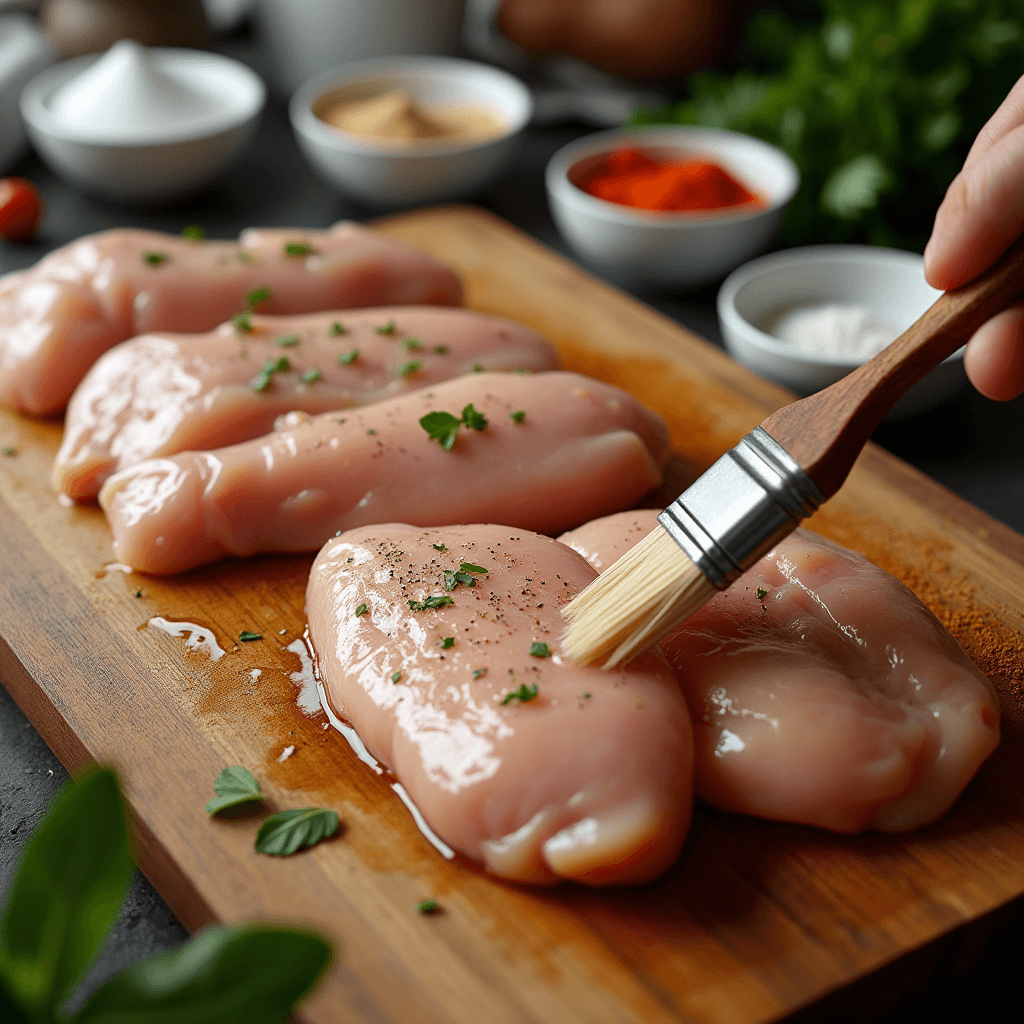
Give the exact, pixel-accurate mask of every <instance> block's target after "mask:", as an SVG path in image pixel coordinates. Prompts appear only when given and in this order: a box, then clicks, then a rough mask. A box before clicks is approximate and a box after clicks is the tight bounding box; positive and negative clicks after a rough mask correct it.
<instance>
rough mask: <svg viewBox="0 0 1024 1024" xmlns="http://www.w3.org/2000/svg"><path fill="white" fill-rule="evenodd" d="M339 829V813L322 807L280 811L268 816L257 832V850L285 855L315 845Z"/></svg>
mask: <svg viewBox="0 0 1024 1024" xmlns="http://www.w3.org/2000/svg"><path fill="white" fill-rule="evenodd" d="M337 830H338V815H337V814H335V812H334V811H331V810H327V809H326V808H323V807H303V808H300V809H298V810H293V811H280V812H278V813H277V814H274V815H272V816H271V817H269V818H267V820H266V821H265V822H263V824H262V825H260V830H259V832H258V833H257V834H256V850H257V852H258V853H267V854H270V855H272V856H274V857H288V856H290V855H291V854H293V853H295V852H296V851H297V850H301V849H302V848H303V847H305V846H315V845H316V844H317V843H319V842H320V841H321V840H323V839H327V838H329V837H330V836H333V835H334V833H335V832H337Z"/></svg>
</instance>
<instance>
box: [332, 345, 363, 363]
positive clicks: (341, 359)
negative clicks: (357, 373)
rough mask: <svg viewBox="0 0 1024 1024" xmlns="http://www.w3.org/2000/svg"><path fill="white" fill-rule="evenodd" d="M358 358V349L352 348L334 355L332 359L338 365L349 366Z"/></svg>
mask: <svg viewBox="0 0 1024 1024" xmlns="http://www.w3.org/2000/svg"><path fill="white" fill-rule="evenodd" d="M358 358H359V349H357V348H354V349H352V351H351V352H342V353H341V355H338V356H335V357H334V361H335V362H336V363H337V364H338V365H339V366H351V365H352V364H353V363H354V362H355V361H356V360H357V359H358Z"/></svg>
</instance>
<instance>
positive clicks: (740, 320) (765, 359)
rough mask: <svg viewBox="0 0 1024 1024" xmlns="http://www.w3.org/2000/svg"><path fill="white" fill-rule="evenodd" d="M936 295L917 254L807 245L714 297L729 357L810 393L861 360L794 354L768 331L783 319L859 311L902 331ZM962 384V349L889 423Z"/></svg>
mask: <svg viewBox="0 0 1024 1024" xmlns="http://www.w3.org/2000/svg"><path fill="white" fill-rule="evenodd" d="M941 294H942V292H941V291H939V290H938V289H936V288H932V287H931V285H929V284H928V283H927V281H925V279H924V259H923V257H921V256H919V255H918V254H917V253H912V252H902V251H900V250H897V249H883V248H878V247H875V246H867V245H822V246H807V247H805V248H799V249H785V250H783V251H782V252H776V253H772V254H771V255H769V256H762V257H761V258H760V259H756V260H752V261H751V262H750V263H747V264H744V265H743V266H742V267H740V268H739V269H738V270H736V271H734V272H733V273H732V274H730V275H729V277H728V278H726V280H725V281H724V282H723V284H722V287H721V289H720V290H719V292H718V321H719V325H720V327H721V330H722V339H723V341H724V342H725V347H726V349H727V350H728V352H729V354H730V355H732V356H733V357H734V358H735V359H738V360H739V361H740V362H741V363H743V364H744V365H746V366H748V367H750V369H752V370H754V371H756V372H757V373H759V374H761V375H762V376H763V377H768V378H770V379H771V380H774V381H776V382H777V383H779V384H783V385H785V386H786V387H788V388H790V389H791V390H793V391H795V392H797V394H800V395H808V394H811V393H812V392H815V391H820V390H821V389H822V388H825V387H828V385H830V384H834V383H835V382H836V381H837V380H839V379H840V378H842V377H845V376H846V374H848V373H849V372H850V371H851V370H853V369H856V367H858V366H860V365H861V364H862V363H863V362H864V360H863V359H851V358H842V357H840V356H833V355H826V354H821V353H817V352H804V351H799V350H797V349H795V348H794V347H793V346H792V345H790V344H789V343H787V342H785V341H781V340H780V339H778V338H776V337H774V336H773V335H772V334H770V333H769V331H770V330H771V327H772V325H773V324H774V323H775V322H777V321H778V319H779V317H780V316H781V315H783V314H784V313H786V312H788V311H790V310H793V309H796V308H798V307H803V306H819V305H827V304H831V303H837V304H841V305H851V306H863V307H866V308H867V309H869V310H871V312H872V313H874V314H875V315H876V316H877V317H878V318H879V319H880V320H882V321H885V322H886V323H889V324H892V326H893V327H895V328H897V329H898V330H899V331H900V332H901V333H902V332H903V331H905V330H906V329H907V328H908V327H909V326H910V325H911V324H912V323H913V322H914V321H915V320H916V319H917V318H918V317H919V316H920V315H921V314H922V313H923V312H924V311H925V310H926V309H928V307H929V306H931V305H932V303H934V302H935V300H936V299H937V298H938V297H939V296H940V295H941ZM966 381H967V376H966V374H965V373H964V368H963V349H960V350H959V351H958V352H955V353H954V354H953V355H951V356H950V357H949V358H948V359H946V360H945V361H944V362H942V363H941V364H940V365H939V366H937V367H936V368H935V369H934V370H932V372H931V373H929V374H928V376H927V377H925V378H924V380H922V381H920V382H918V383H917V384H915V385H914V386H913V387H912V388H911V389H910V390H909V391H908V392H907V393H906V395H904V396H903V398H901V399H900V401H899V402H898V403H897V404H896V406H895V407H894V408H893V410H892V412H890V413H889V417H887V418H893V419H896V418H900V417H903V416H910V415H913V414H915V413H918V412H921V411H923V410H925V409H929V408H932V407H933V406H936V405H939V404H941V403H942V402H945V401H947V400H948V399H950V398H952V397H953V396H954V395H955V394H956V393H957V392H958V391H960V389H961V388H962V387H963V386H964V384H965V383H966Z"/></svg>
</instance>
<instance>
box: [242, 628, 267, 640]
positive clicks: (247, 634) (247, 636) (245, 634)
mask: <svg viewBox="0 0 1024 1024" xmlns="http://www.w3.org/2000/svg"><path fill="white" fill-rule="evenodd" d="M238 639H239V640H242V641H243V642H245V641H249V640H262V639H263V634H262V633H253V632H252V630H249V629H243V630H242V632H241V633H239V634H238Z"/></svg>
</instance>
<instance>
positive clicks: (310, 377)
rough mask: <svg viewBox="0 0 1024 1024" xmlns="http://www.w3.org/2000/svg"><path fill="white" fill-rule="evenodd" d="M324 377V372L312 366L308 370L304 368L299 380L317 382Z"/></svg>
mask: <svg viewBox="0 0 1024 1024" xmlns="http://www.w3.org/2000/svg"><path fill="white" fill-rule="evenodd" d="M322 377H323V374H322V373H321V372H320V371H319V370H318V369H317V368H316V367H315V366H311V367H310V368H309V369H308V370H303V371H302V375H301V376H300V377H299V380H301V381H302V383H303V384H315V383H316V382H317V381H318V380H320V379H321V378H322Z"/></svg>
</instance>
